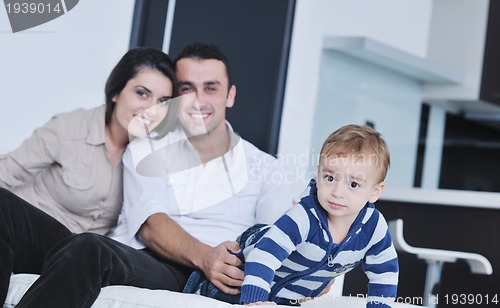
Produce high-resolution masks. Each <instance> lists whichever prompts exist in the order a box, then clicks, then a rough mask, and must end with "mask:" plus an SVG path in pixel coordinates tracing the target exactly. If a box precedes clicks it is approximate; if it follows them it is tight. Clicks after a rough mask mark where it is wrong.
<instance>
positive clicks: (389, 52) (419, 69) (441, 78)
mask: <svg viewBox="0 0 500 308" xmlns="http://www.w3.org/2000/svg"><path fill="white" fill-rule="evenodd" d="M323 48H324V50H330V51H335V52H338V53H342V54H344V55H348V56H351V57H354V58H356V59H358V60H363V61H366V62H369V63H371V64H374V65H377V66H380V67H383V68H385V69H389V70H392V71H395V72H398V73H400V74H402V75H404V76H406V77H410V78H414V79H416V80H418V81H420V82H421V83H422V85H423V86H424V87H434V88H436V87H440V88H441V87H443V88H447V87H450V88H451V87H454V88H456V87H460V86H461V85H462V83H463V79H464V75H463V73H462V72H461V71H460V70H458V69H456V68H453V67H450V66H447V65H445V64H442V63H439V62H437V61H435V60H432V59H427V58H423V57H419V56H416V55H413V54H410V53H408V52H406V51H403V50H401V49H398V48H395V47H392V46H390V45H388V44H385V43H383V42H380V41H377V40H374V39H372V38H368V37H362V36H328V37H325V38H324V39H323ZM424 100H425V102H426V103H429V104H432V105H436V106H439V107H441V108H443V109H445V110H446V111H447V112H449V113H452V114H456V115H461V116H463V117H464V119H466V120H469V121H473V122H476V123H478V124H480V125H483V126H486V127H489V128H493V129H496V130H499V131H500V105H496V104H493V103H491V102H487V101H484V100H480V99H476V100H457V99H450V100H448V99H442V98H439V99H435V98H432V97H429V98H426V97H425V95H424Z"/></svg>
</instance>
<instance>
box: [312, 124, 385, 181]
mask: <svg viewBox="0 0 500 308" xmlns="http://www.w3.org/2000/svg"><path fill="white" fill-rule="evenodd" d="M346 156H352V157H353V159H355V160H356V161H357V162H361V161H362V162H363V163H366V164H373V165H375V166H376V168H377V169H378V172H379V178H378V182H383V181H384V179H385V177H386V175H387V170H388V169H389V165H390V154H389V148H388V147H387V144H386V143H385V141H384V139H383V138H382V136H381V135H380V133H379V132H377V131H376V130H374V129H373V128H371V127H369V126H366V125H355V124H350V125H346V126H343V127H341V128H339V129H337V130H336V131H335V132H333V133H332V134H330V136H328V138H326V140H325V142H324V143H323V146H322V147H321V152H320V161H321V160H322V159H325V158H327V157H333V158H334V157H346Z"/></svg>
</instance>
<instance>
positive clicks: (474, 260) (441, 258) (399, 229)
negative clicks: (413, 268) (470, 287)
mask: <svg viewBox="0 0 500 308" xmlns="http://www.w3.org/2000/svg"><path fill="white" fill-rule="evenodd" d="M388 225H389V230H390V232H391V236H392V241H393V244H394V247H395V248H396V250H397V251H401V252H406V253H410V254H414V255H417V257H418V258H419V259H423V260H425V262H426V263H427V274H426V277H425V287H424V297H423V304H424V306H428V307H436V306H437V305H436V303H437V291H436V290H435V288H436V286H438V285H439V282H440V281H441V271H442V269H443V264H444V263H445V262H449V263H455V262H456V261H457V260H464V261H466V262H467V263H468V264H469V267H470V270H471V272H472V273H474V274H483V275H491V274H492V273H493V268H492V266H491V263H490V261H488V259H486V258H485V257H484V256H482V255H480V254H477V253H471V252H461V251H452V250H443V249H432V248H419V247H413V246H410V245H408V243H406V241H405V239H404V237H403V220H402V219H396V220H391V221H389V222H388ZM426 304H427V305H426Z"/></svg>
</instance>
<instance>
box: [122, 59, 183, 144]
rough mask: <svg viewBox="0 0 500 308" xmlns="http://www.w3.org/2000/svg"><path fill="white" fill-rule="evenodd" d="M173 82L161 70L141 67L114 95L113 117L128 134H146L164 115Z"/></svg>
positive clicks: (143, 135) (139, 135)
mask: <svg viewBox="0 0 500 308" xmlns="http://www.w3.org/2000/svg"><path fill="white" fill-rule="evenodd" d="M172 87H173V86H172V82H171V81H170V79H168V78H167V77H166V76H165V75H163V74H162V73H161V72H159V71H157V70H154V69H151V68H149V67H144V68H142V69H141V70H140V71H139V72H138V73H137V75H135V77H134V78H132V79H130V80H129V81H128V82H127V84H126V85H125V87H124V88H123V90H122V91H121V92H120V93H119V94H118V95H116V96H115V97H113V102H115V104H116V107H115V111H114V116H113V118H114V119H115V120H116V121H118V124H119V125H120V126H121V127H122V128H123V129H125V130H128V132H129V135H132V136H135V137H145V136H146V135H147V134H148V133H149V132H151V131H152V130H153V129H154V128H155V127H156V126H158V124H159V123H160V122H161V120H163V118H165V116H166V115H167V112H168V105H167V101H168V100H169V99H171V98H172V90H173V89H172Z"/></svg>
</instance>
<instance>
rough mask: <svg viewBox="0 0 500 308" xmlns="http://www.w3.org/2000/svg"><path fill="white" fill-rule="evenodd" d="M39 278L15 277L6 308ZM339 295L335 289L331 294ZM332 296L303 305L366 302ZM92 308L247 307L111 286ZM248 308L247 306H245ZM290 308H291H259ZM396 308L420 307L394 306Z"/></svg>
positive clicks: (321, 307) (323, 307)
mask: <svg viewBox="0 0 500 308" xmlns="http://www.w3.org/2000/svg"><path fill="white" fill-rule="evenodd" d="M37 278H38V275H32V274H16V275H12V277H11V280H10V287H9V293H8V295H7V299H6V302H5V304H4V308H11V307H15V305H16V304H17V303H18V302H19V300H20V299H21V297H22V295H23V294H24V292H26V290H27V289H28V288H29V287H30V286H31V284H32V283H33V282H34V281H35V280H36V279H37ZM332 291H333V292H336V291H335V289H333V290H332ZM332 291H331V292H329V293H328V294H326V295H324V296H323V297H320V298H317V299H315V300H311V301H308V302H306V303H303V304H302V307H303V308H331V307H344V308H358V307H359V308H364V307H365V304H366V301H365V300H364V299H362V298H355V297H352V298H351V297H340V296H335V295H333V292H332ZM92 307H93V308H165V307H176V308H208V307H210V308H229V307H230V308H234V307H244V306H241V305H231V304H227V303H224V302H221V301H218V300H214V299H211V298H208V297H203V296H199V295H195V294H182V293H177V292H171V291H165V290H149V289H141V288H136V287H128V286H109V287H105V288H103V289H102V291H101V293H100V295H99V297H98V298H97V300H96V302H95V303H94V305H93V306H92ZM245 307H246V306H245ZM259 307H289V306H281V305H279V306H267V305H266V306H259ZM393 307H395V308H396V307H418V306H412V305H406V304H398V303H395V304H394V305H393Z"/></svg>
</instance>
